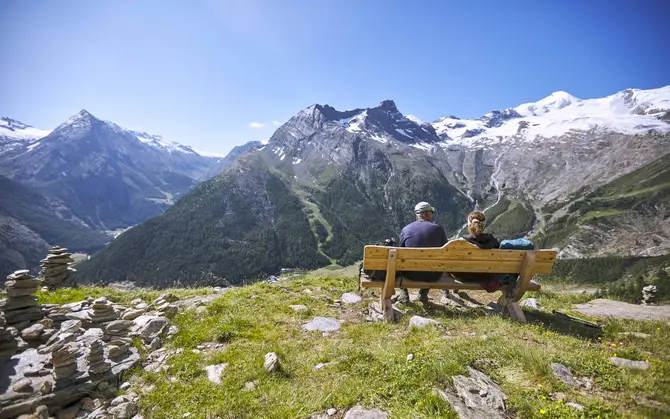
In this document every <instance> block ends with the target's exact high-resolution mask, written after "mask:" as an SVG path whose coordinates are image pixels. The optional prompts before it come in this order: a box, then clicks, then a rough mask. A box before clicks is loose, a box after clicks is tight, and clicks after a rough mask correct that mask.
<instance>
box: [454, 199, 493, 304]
mask: <svg viewBox="0 0 670 419" xmlns="http://www.w3.org/2000/svg"><path fill="white" fill-rule="evenodd" d="M485 226H486V215H484V213H483V212H481V211H472V212H471V213H470V214H468V234H467V235H465V236H464V237H463V239H464V240H465V241H467V242H468V243H472V244H474V245H475V246H477V247H479V248H480V249H498V248H500V242H499V241H498V239H496V238H495V237H494V236H493V235H492V234H488V233H484V227H485ZM450 275H451V276H452V277H454V278H456V279H459V280H461V281H469V282H481V283H482V287H484V289H485V290H486V291H488V292H493V291H495V290H497V289H499V288H500V286H501V285H502V284H501V283H500V281H498V277H499V275H498V274H487V273H481V274H477V273H463V272H451V273H450ZM444 291H446V290H444ZM454 291H455V292H456V293H458V290H454ZM445 294H446V292H445Z"/></svg>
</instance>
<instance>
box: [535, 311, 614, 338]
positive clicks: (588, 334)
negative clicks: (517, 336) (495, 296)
mask: <svg viewBox="0 0 670 419" xmlns="http://www.w3.org/2000/svg"><path fill="white" fill-rule="evenodd" d="M523 312H524V314H525V315H526V319H527V320H528V322H529V323H535V324H539V325H542V326H544V327H545V328H547V329H550V330H553V331H554V332H557V333H560V334H562V335H569V336H574V337H578V338H582V339H590V340H597V339H598V338H599V337H602V336H603V334H604V332H603V329H602V328H599V327H593V326H587V325H584V324H581V323H578V322H576V321H571V320H567V319H563V318H560V317H559V316H557V315H555V314H553V313H547V312H544V311H538V310H524V311H523Z"/></svg>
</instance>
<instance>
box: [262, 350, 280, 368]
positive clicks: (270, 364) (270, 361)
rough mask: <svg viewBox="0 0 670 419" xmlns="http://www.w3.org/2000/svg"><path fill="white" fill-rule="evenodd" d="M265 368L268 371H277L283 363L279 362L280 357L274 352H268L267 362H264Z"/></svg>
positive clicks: (266, 355)
mask: <svg viewBox="0 0 670 419" xmlns="http://www.w3.org/2000/svg"><path fill="white" fill-rule="evenodd" d="M263 368H265V370H266V371H267V372H276V371H279V369H280V368H281V365H280V363H279V357H277V354H276V353H274V352H268V353H266V354H265V362H264V363H263Z"/></svg>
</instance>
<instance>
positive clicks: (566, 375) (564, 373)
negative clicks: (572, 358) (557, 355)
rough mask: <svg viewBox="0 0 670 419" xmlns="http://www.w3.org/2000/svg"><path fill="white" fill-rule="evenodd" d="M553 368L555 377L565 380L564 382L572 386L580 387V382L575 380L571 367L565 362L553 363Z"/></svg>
mask: <svg viewBox="0 0 670 419" xmlns="http://www.w3.org/2000/svg"><path fill="white" fill-rule="evenodd" d="M551 369H552V371H554V377H556V378H557V379H558V380H560V381H561V382H563V384H565V385H567V386H569V387H572V388H577V387H579V383H578V382H577V380H575V377H573V376H572V373H571V372H570V368H568V367H566V366H565V365H563V364H558V363H552V364H551Z"/></svg>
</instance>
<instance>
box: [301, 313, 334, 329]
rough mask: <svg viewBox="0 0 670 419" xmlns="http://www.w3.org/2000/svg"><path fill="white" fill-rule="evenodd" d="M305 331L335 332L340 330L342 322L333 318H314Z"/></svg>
mask: <svg viewBox="0 0 670 419" xmlns="http://www.w3.org/2000/svg"><path fill="white" fill-rule="evenodd" d="M302 327H303V329H305V330H309V331H317V330H318V331H321V332H334V331H336V330H339V329H340V321H339V320H337V319H334V318H332V317H314V319H313V320H312V321H311V322H309V323H305V324H304V325H303V326H302Z"/></svg>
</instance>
